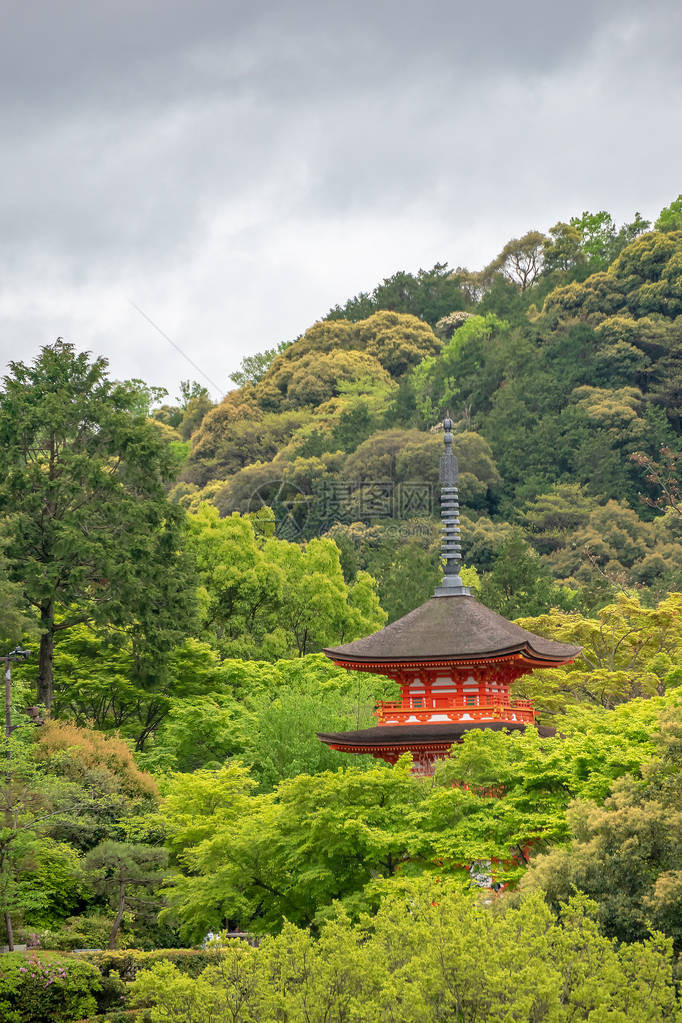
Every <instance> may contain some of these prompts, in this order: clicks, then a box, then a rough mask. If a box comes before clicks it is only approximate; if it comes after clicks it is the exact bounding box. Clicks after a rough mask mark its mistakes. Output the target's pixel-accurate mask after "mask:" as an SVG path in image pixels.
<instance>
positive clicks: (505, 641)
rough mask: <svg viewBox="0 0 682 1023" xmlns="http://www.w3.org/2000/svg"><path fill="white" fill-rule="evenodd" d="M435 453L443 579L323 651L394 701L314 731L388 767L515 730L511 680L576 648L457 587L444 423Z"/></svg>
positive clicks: (517, 718)
mask: <svg viewBox="0 0 682 1023" xmlns="http://www.w3.org/2000/svg"><path fill="white" fill-rule="evenodd" d="M443 427H444V430H445V436H444V440H445V454H444V455H443V456H442V458H441V519H442V546H441V555H442V558H443V560H444V562H445V568H444V576H443V581H442V583H441V585H440V586H439V587H437V589H436V591H435V594H434V596H433V597H431V599H430V600H427V601H426V603H425V604H422V605H421V607H418V608H417V609H416V610H415V611H411V612H410V613H409V614H407V615H405V616H404V617H403V618H399V619H398V621H396V622H393V623H392V624H391V625H388V626H387V627H386V628H385V629H381V631H380V632H375V633H374V634H373V635H372V636H368V637H367V638H366V639H358V640H355V641H354V642H353V643H346V644H344V645H343V646H339V647H333V648H330V649H327V650H325V651H324V652H325V654H326V655H327V656H328V657H330V658H331V659H332V660H333V661H334V663H335V664H337V665H339V667H342V668H350V669H352V670H353V671H371V672H375V673H376V674H379V675H387V676H388V677H389V678H392V679H393V680H394V681H395V682H397V683H398V685H399V686H400V689H401V698H400V700H396V701H391V702H386V701H384V702H382V703H379V705H378V707H377V710H376V712H375V713H376V716H377V725H376V726H375V727H374V728H364V729H360V730H358V731H355V732H332V733H318V738H319V739H320V740H321V741H322V742H324V743H326V744H327V745H328V746H330V747H331V748H332V749H336V750H340V751H341V752H343V753H371V754H372V756H374V757H379V758H381V759H383V760H387V761H388V762H389V763H395V762H396V760H397V759H398V757H399V756H401V754H403V753H406V752H409V753H411V754H412V757H413V765H414V766H413V770H414V771H415V772H416V773H419V774H431V773H432V772H433V770H434V766H435V762H436V760H437V759H438V758H440V757H444V756H446V755H447V752H448V750H449V749H450V747H451V746H452V744H453V743H454V742H458V741H460V740H461V738H462V736H463V735H464V734H465V733H466V732H467V731H469V730H471V729H473V728H493V729H496V730H505V731H518V730H522V729H525V728H526V727H527V726H529V725H531V726H535V727H538V731H539V732H540V734H541V735H548V734H554V730H553V729H546V728H543V727H542V726H536V725H535V716H536V715H535V711H534V709H533V706H532V704H531V703H530V702H529V701H528V700H513V699H512V697H511V695H510V686H511V684H512V682H514V681H515V679H517V678H519V677H520V676H521V675H524V674H526V672H530V671H532V670H533V669H534V668H553V667H556V666H557V665H560V664H568V663H569V662H570V661H572V660H574V659H575V657H577V655H578V654H579V653H580V649H581V648H580V647H577V646H570V645H568V644H566V643H557V642H555V641H553V640H550V639H544V638H543V637H542V636H536V635H534V633H532V632H527V631H526V630H525V629H522V628H520V627H519V626H518V625H514V624H513V622H508V621H507V620H506V618H503V617H502V616H501V615H498V614H496V613H495V612H494V611H491V610H490V609H489V608H487V607H485V606H484V605H483V604H481V603H479V601H477V600H476V599H475V597H472V596H471V592H470V590H469V589H467V587H466V586H464V585H463V583H462V580H461V578H460V575H459V568H460V563H461V548H460V532H459V499H458V488H457V482H458V469H457V459H456V458H455V455H454V453H453V450H452V443H453V437H452V432H451V431H452V421H451V420H450V419H445V421H444V423H443Z"/></svg>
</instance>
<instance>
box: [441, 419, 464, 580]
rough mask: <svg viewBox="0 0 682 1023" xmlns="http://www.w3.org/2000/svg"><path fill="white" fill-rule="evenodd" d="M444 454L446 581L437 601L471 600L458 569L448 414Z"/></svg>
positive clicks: (453, 459) (456, 512)
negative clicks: (448, 599) (443, 598)
mask: <svg viewBox="0 0 682 1023" xmlns="http://www.w3.org/2000/svg"><path fill="white" fill-rule="evenodd" d="M443 430H444V434H443V441H444V442H445V453H444V454H443V455H441V459H440V517H441V522H442V526H441V533H442V537H441V546H440V553H441V558H442V559H443V561H444V562H445V568H444V570H443V581H442V583H441V584H440V586H438V587H436V591H435V596H436V597H468V596H470V595H471V590H469V589H468V588H467V587H466V586H465V585H464V584H463V582H462V580H461V578H460V574H459V569H460V566H461V563H462V553H461V550H462V549H461V546H460V542H459V541H460V533H459V489H458V487H457V483H458V481H459V470H458V467H457V458H456V457H455V453H454V451H453V450H452V419H451V418H450V413H449V412H448V413H447V414H446V416H445V419H444V420H443Z"/></svg>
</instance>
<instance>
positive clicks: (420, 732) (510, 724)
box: [317, 721, 556, 750]
mask: <svg viewBox="0 0 682 1023" xmlns="http://www.w3.org/2000/svg"><path fill="white" fill-rule="evenodd" d="M531 727H533V726H531ZM534 727H536V728H537V730H538V733H539V734H540V735H541V736H542V738H543V739H544V738H547V737H551V736H554V735H556V729H555V728H550V727H548V726H546V725H535V726H534ZM474 728H478V729H483V728H484V729H486V731H491V730H492V731H494V732H503V731H504V732H522V731H524V729H525V728H526V725H525V724H523V723H522V722H520V721H447V722H444V723H442V724H419V725H376V726H375V727H374V728H361V729H360V730H359V731H357V732H318V733H317V738H318V739H320V740H321V741H322V742H326V744H327V745H328V746H336V745H343V746H367V747H372V746H394V747H395V746H401V745H404V746H405V748H406V750H407V749H410V748H413V747H415V746H429V745H431V744H432V743H434V742H457V740H458V739H461V737H462V736H463V735H464V734H465V732H469V731H471V730H472V729H474Z"/></svg>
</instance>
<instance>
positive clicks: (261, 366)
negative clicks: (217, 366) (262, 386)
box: [230, 341, 293, 387]
mask: <svg viewBox="0 0 682 1023" xmlns="http://www.w3.org/2000/svg"><path fill="white" fill-rule="evenodd" d="M291 344H293V342H292V341H280V343H279V344H278V345H276V347H275V348H266V349H265V351H264V352H256V354H255V355H245V356H244V358H243V359H242V361H241V365H240V368H239V369H238V370H236V371H235V372H234V373H231V374H230V380H232V382H233V383H235V384H236V385H237V387H245V386H246V385H247V384H257V383H259V381H261V380H262V379H263V377H264V376H265V374H266V372H267V370H268V369H269V367H270V364H271V363H272V361H273V360H274V358H275V356H277V355H279V353H280V352H284V351H286V349H287V348H288V347H289V345H291Z"/></svg>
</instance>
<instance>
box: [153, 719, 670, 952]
mask: <svg viewBox="0 0 682 1023" xmlns="http://www.w3.org/2000/svg"><path fill="white" fill-rule="evenodd" d="M660 710H661V703H660V702H652V701H634V702H632V703H630V704H627V705H626V706H625V707H623V708H622V709H621V710H619V711H618V712H617V713H614V712H609V711H605V710H604V709H596V708H595V709H593V710H592V711H591V713H586V712H584V711H582V710H580V711H579V712H578V711H576V712H571V713H569V714H567V715H566V716H565V718H564V719H562V722H561V728H560V730H561V733H562V734H561V735H560V736H557V737H555V738H540V737H539V735H538V734H537V732H536V731H535V730H533V729H529V730H527V731H526V732H524V733H515V734H513V735H507V734H506V733H503V732H490V731H486V730H480V731H479V730H473V731H472V732H471V733H469V734H468V735H467V736H466V737H465V739H464V741H463V742H462V743H461V744H457V745H455V746H454V747H453V749H452V751H451V754H450V757H449V758H448V759H447V760H446V761H444V762H443V764H442V765H441V766H440V767H439V770H438V772H437V774H436V778H435V784H434V782H432V781H431V780H429V779H422V778H419V777H415V776H414V775H411V774H410V773H409V766H410V765H409V759H407V760H406V759H403V761H401V762H400V763H399V764H398V765H397V766H396V767H395V768H389V767H387V766H385V765H384V764H382V763H376V762H374V763H373V762H372V761H370V765H369V766H365V765H363V766H364V770H362V769H358V768H359V766H360V765H358V764H357V763H356V762H352V763H350V764H348V766H347V767H346V769H345V770H339V771H336V772H332V771H327V772H323V773H320V774H317V775H307V774H300V775H298V776H297V777H293V778H291V779H288V780H284V781H281V782H280V783H279V784H278V785H276V786H275V788H274V790H273V791H272V792H270V793H265V794H252V795H250V794H249V786H250V785H252V784H253V783H252V781H251V779H250V777H249V775H248V773H247V772H246V771H245V770H244V769H243V768H240V767H238V766H235V765H231V766H230V767H229V768H225V769H223V770H222V771H220V772H218V773H216V774H213V775H211V774H209V773H207V772H202V773H201V777H200V778H198V776H197V775H196V774H195V775H176V776H175V777H174V780H173V783H172V786H171V788H170V789H169V790H168V795H167V797H166V800H165V802H164V805H163V807H162V816H163V818H164V821H165V827H166V832H167V834H168V836H169V841H170V844H171V849H172V852H173V855H174V857H175V860H176V862H178V864H179V865H180V866H181V868H182V875H183V876H181V877H178V878H175V879H174V880H173V881H172V882H171V884H170V885H169V888H168V899H169V904H170V909H169V910H167V911H165V918H166V920H167V921H169V922H170V921H174V922H177V924H178V925H179V927H180V931H181V934H183V936H184V937H185V938H191V937H195V938H198V937H199V936H200V935H201V934H202V933H205V932H206V931H207V930H209V929H213V930H215V929H216V928H219V927H221V926H224V922H225V920H231V921H235V920H236V921H238V923H239V926H240V927H241V928H243V929H247V930H256V931H259V932H262V931H266V932H267V931H272V930H273V929H275V930H276V929H278V928H279V926H280V924H281V918H282V916H284V917H286V918H287V919H289V920H292V921H294V922H296V923H299V924H301V925H310V924H318V923H319V921H320V920H321V919H323V918H325V917H326V916H327V915H328V913H329V906H330V904H331V902H332V901H333V900H335V899H336V900H340V901H343V902H344V904H345V905H346V906H347V908H348V909H349V910H350V911H351V912H352V913H354V914H357V913H358V912H361V911H363V910H364V909H367V908H369V907H371V906H375V905H377V904H378V902H379V901H380V899H381V898H382V896H383V894H384V893H385V890H386V884H387V883H388V882H389V880H390V881H391V884H393V882H395V883H396V884H397V883H398V882H399V881H400V879H402V878H405V877H410V876H414V875H419V874H424V873H426V874H431V875H434V876H436V875H438V876H447V877H449V878H450V879H451V880H452V881H453V882H456V883H458V884H460V885H461V884H466V883H468V881H469V877H468V874H467V873H466V868H467V867H468V866H469V864H471V863H472V861H475V860H489V859H494V860H495V861H496V867H495V872H496V876H497V878H498V879H501V880H504V879H507V880H515V879H517V878H518V877H519V876H520V875H521V874H522V872H523V870H524V868H525V863H526V857H527V855H528V850H529V848H533V849H534V850H535V851H537V850H538V849H546V848H548V847H549V846H551V845H552V844H553V843H557V842H562V841H564V840H565V839H566V837H567V835H568V823H567V818H566V808H567V806H568V804H569V802H570V801H571V800H572V799H574V798H576V797H583V798H590V799H597V800H602V799H603V798H604V797H605V796H606V795H607V794H608V792H609V789H610V787H611V785H612V784H613V782H614V780H615V779H618V778H620V777H622V776H623V775H625V774H626V773H627V772H634V773H638V772H639V769H640V765H641V764H643V763H646V761H647V760H649V759H650V758H651V757H652V755H653V754H654V752H655V743H654V742H653V741H652V738H651V736H652V734H653V735H655V733H656V731H657V727H658V726H657V716H658V714H659V713H660ZM294 755H295V754H294ZM198 791H199V795H197V792H198ZM382 879H383V880H382ZM457 879H459V880H457Z"/></svg>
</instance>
